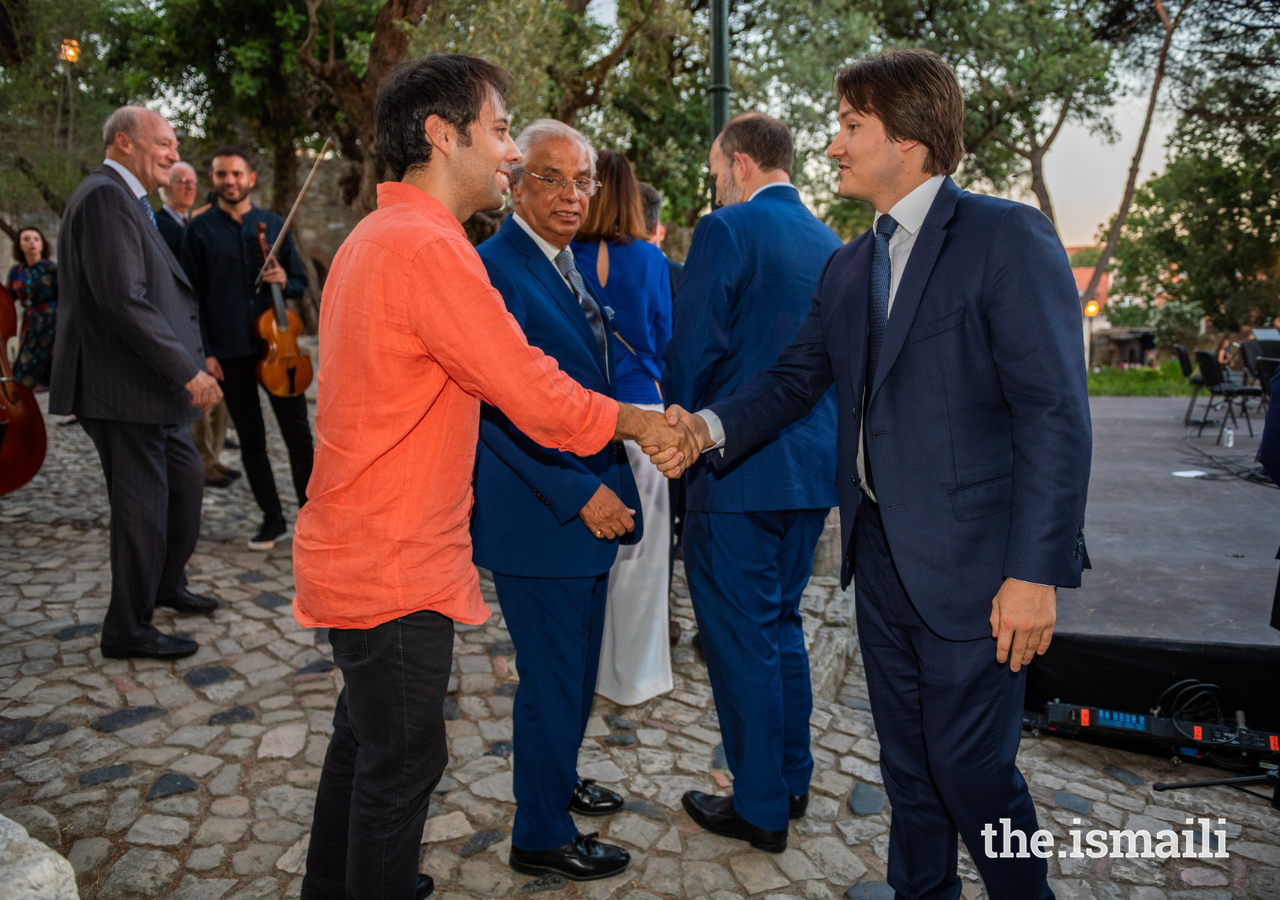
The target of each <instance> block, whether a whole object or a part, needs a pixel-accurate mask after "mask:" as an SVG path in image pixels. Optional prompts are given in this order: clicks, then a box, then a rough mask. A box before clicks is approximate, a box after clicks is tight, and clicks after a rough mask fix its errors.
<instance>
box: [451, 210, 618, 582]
mask: <svg viewBox="0 0 1280 900" xmlns="http://www.w3.org/2000/svg"><path fill="white" fill-rule="evenodd" d="M478 251H479V253H480V259H481V260H483V262H484V266H485V269H487V270H488V273H489V280H490V281H491V282H493V286H494V287H495V288H497V289H498V292H499V293H500V294H502V299H503V300H504V301H505V302H506V304H507V310H508V311H509V312H510V313H511V315H513V316H514V317H515V319H516V321H517V322H519V323H520V327H521V328H522V329H524V333H525V336H526V337H527V338H528V339H529V343H530V344H532V345H533V346H535V347H538V348H539V349H541V350H542V351H543V352H545V353H546V354H547V355H548V356H551V357H554V358H555V360H556V362H557V363H559V365H560V368H561V369H562V370H563V371H564V372H565V373H566V374H568V375H569V376H570V377H571V378H573V379H574V380H575V381H577V382H578V383H579V384H580V385H582V386H583V387H584V388H587V389H588V390H592V391H596V392H597V393H601V394H605V395H607V396H610V397H612V396H613V389H614V386H613V383H614V377H613V366H614V355H613V340H612V336H610V339H609V340H608V341H607V342H606V349H607V351H608V352H607V357H608V358H607V359H605V358H602V357H601V356H600V348H599V345H598V344H597V343H596V339H595V336H594V335H593V334H592V333H591V326H590V325H589V324H588V323H587V317H586V316H585V315H584V314H583V312H582V307H580V306H579V305H578V301H577V300H576V299H575V298H574V296H573V292H572V291H570V290H569V287H568V285H566V284H565V283H564V279H563V278H561V277H560V273H559V272H557V271H556V269H555V267H554V266H553V265H552V264H551V262H550V261H549V260H548V259H547V258H546V256H545V255H543V253H542V251H541V250H540V249H538V245H537V244H535V243H534V242H533V239H532V238H530V237H529V235H527V234H525V232H524V230H523V229H521V228H520V226H519V225H517V224H516V222H515V220H514V218H512V217H508V218H507V220H506V221H505V222H504V223H503V224H502V227H501V228H500V229H498V233H497V234H495V235H494V236H493V237H491V238H490V239H489V240H487V241H485V242H484V243H483V244H481V245H480V247H479V248H478ZM602 305H603V304H602ZM476 340H484V336H483V335H476ZM601 484H606V485H608V486H609V488H610V490H612V491H613V492H614V493H615V494H617V495H618V496H619V498H621V500H622V502H623V503H625V504H626V505H627V506H628V507H630V508H631V509H634V510H635V511H636V516H635V520H636V530H635V532H634V533H633V534H632V535H630V536H628V538H627V539H626V542H627V543H630V542H632V541H636V540H639V538H640V534H641V518H640V494H639V491H637V490H636V483H635V478H634V477H633V476H632V474H631V466H630V464H629V463H628V462H627V455H626V452H625V451H624V450H623V447H622V445H621V444H619V443H610V444H609V445H608V446H607V447H606V448H605V449H604V450H601V451H600V452H599V453H597V454H595V455H594V456H589V457H585V458H581V457H577V456H573V455H572V454H569V453H565V452H563V451H560V450H551V449H548V448H546V447H543V446H541V445H540V444H537V443H535V442H534V441H533V440H531V439H530V438H528V437H527V436H525V434H524V433H523V432H521V431H519V430H517V429H516V427H515V426H514V425H512V424H511V421H510V420H509V419H508V418H507V417H506V416H504V415H503V414H502V413H501V412H500V411H499V410H497V409H496V408H495V407H492V406H490V405H489V404H487V403H485V404H481V407H480V444H479V448H478V451H477V453H476V473H475V510H474V512H473V514H472V520H471V542H472V553H473V556H474V559H475V562H476V565H479V566H483V567H485V568H486V569H490V570H492V571H494V572H499V573H501V574H503V575H521V576H525V577H530V578H580V577H586V576H593V575H602V574H604V573H605V572H607V571H609V568H610V566H612V565H613V561H614V558H615V557H616V556H617V555H618V544H619V542H618V541H603V540H598V539H597V538H596V537H595V536H594V535H593V534H591V532H590V531H588V530H587V527H586V525H584V524H583V523H582V520H581V519H579V518H578V511H579V510H580V509H582V507H583V506H584V505H586V502H587V501H588V500H590V499H591V496H592V495H593V494H594V493H595V492H596V490H597V488H599V487H600V485H601Z"/></svg>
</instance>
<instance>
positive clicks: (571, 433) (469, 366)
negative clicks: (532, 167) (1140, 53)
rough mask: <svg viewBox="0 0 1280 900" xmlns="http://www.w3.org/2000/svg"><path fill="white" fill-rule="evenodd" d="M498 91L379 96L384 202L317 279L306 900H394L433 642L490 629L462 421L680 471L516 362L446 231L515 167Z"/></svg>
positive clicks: (425, 722)
mask: <svg viewBox="0 0 1280 900" xmlns="http://www.w3.org/2000/svg"><path fill="white" fill-rule="evenodd" d="M507 80H508V75H507V73H506V72H505V71H504V70H502V69H500V68H498V67H496V66H493V65H491V64H489V63H487V62H485V61H484V60H480V59H475V58H472V57H466V56H458V55H450V54H433V55H431V56H428V57H426V58H424V59H420V60H416V61H413V62H409V63H406V64H404V65H403V66H401V67H400V68H399V69H397V70H396V71H395V72H393V73H392V74H391V75H390V76H388V78H387V80H386V81H385V82H384V83H383V85H382V89H381V93H380V94H379V97H378V103H377V108H376V110H375V119H376V123H375V124H376V128H377V141H378V148H379V150H380V151H381V153H382V156H383V158H384V159H385V160H386V162H387V164H388V166H389V168H390V170H391V173H392V174H393V175H394V176H395V177H396V178H397V179H399V183H386V184H382V185H379V187H378V209H377V211H376V212H373V213H371V214H370V215H369V216H368V217H366V218H365V219H364V220H363V221H362V222H361V223H360V224H359V225H358V226H357V227H356V228H355V230H354V231H353V232H352V233H351V235H350V236H349V237H348V238H347V240H346V241H345V242H344V243H343V245H342V248H341V249H340V250H339V251H338V254H337V256H336V257H335V258H334V262H333V268H332V270H331V271H330V274H329V278H328V281H327V283H326V285H325V291H324V298H323V302H322V304H321V320H320V342H321V345H322V346H323V347H324V354H323V356H322V357H321V363H320V376H319V400H318V404H317V409H316V433H317V436H318V445H319V446H318V449H317V452H316V461H315V469H314V472H313V474H312V477H311V482H310V485H309V486H308V502H307V505H306V506H305V507H303V509H302V511H301V513H300V515H299V517H298V523H297V530H296V536H295V538H294V544H293V547H294V557H293V560H294V577H295V579H296V582H297V596H296V597H295V598H294V615H295V616H296V617H297V619H298V621H299V622H301V623H302V624H303V625H306V626H311V627H328V628H329V629H330V631H329V640H330V643H331V644H332V646H333V655H334V660H335V661H336V662H337V664H338V666H339V668H340V669H341V670H342V674H343V677H344V680H345V687H344V688H343V690H342V694H341V695H340V696H339V698H338V704H337V709H336V711H335V713H334V720H333V724H334V734H333V738H332V739H331V741H330V744H329V750H328V753H327V755H326V756H325V762H324V770H323V773H322V774H321V777H320V786H319V791H318V794H317V797H316V807H315V814H314V821H313V824H312V831H311V847H310V851H309V853H308V856H307V875H306V878H305V879H304V881H303V886H302V897H303V898H304V900H320V898H324V900H330V898H334V900H337V898H378V900H409V898H411V897H425V896H426V895H427V894H428V893H430V891H431V889H432V883H431V879H430V877H429V876H425V875H424V876H419V875H418V856H419V845H420V842H421V838H422V828H423V823H424V822H425V821H426V817H427V805H428V801H429V799H430V797H431V792H432V790H433V789H434V788H435V786H436V784H437V783H438V782H439V780H440V776H441V774H442V773H443V772H444V768H445V764H446V763H447V761H448V752H447V748H446V743H445V732H444V716H443V705H444V698H445V692H446V688H447V685H448V681H449V669H450V666H451V663H452V649H453V622H454V620H457V621H459V622H464V623H468V624H478V623H480V622H483V621H484V620H485V618H486V617H487V616H488V609H487V608H486V607H485V605H484V603H483V601H482V599H481V596H480V587H479V581H478V579H477V577H476V571H475V568H474V566H473V565H472V562H471V543H470V537H469V533H468V526H469V519H470V513H471V503H472V495H471V474H472V468H473V466H474V463H475V452H476V439H477V434H478V431H479V415H480V401H481V400H484V401H486V402H488V403H490V404H492V405H494V406H496V407H497V408H499V409H501V410H502V412H503V413H505V414H506V415H507V416H508V417H509V418H510V419H511V421H512V422H513V423H515V425H516V427H518V428H519V429H520V430H521V431H523V432H524V433H525V434H527V435H528V436H529V437H531V438H533V439H534V440H536V441H538V442H540V443H542V444H544V445H545V446H548V447H554V448H557V449H561V450H566V451H568V452H570V453H575V454H582V455H588V454H593V453H596V452H598V451H599V450H601V449H602V448H603V447H604V446H605V445H606V444H607V443H608V442H609V441H611V440H625V439H631V440H636V441H637V442H638V443H640V444H641V446H646V447H660V448H666V449H668V450H669V452H668V453H667V454H665V455H664V454H657V458H659V459H661V460H662V461H663V462H666V461H667V460H668V459H669V458H675V457H676V456H677V455H678V454H679V453H680V452H683V453H684V454H686V458H687V459H688V461H689V462H692V461H693V459H694V458H696V450H695V449H694V447H693V445H692V443H691V441H690V440H689V439H688V435H687V434H686V433H685V432H684V431H682V430H681V431H677V430H675V429H672V428H671V427H670V426H669V425H667V423H666V420H665V419H664V418H663V417H662V416H660V415H659V414H657V413H646V412H643V411H641V410H637V409H635V408H633V407H628V406H626V405H624V404H618V403H615V402H614V401H613V400H611V399H609V398H608V397H603V396H600V395H598V394H594V393H591V392H590V391H586V390H584V389H583V388H581V387H580V386H579V385H578V384H577V383H576V382H575V381H573V379H571V378H569V377H568V376H567V375H565V374H564V373H562V372H561V371H560V370H559V368H558V367H557V366H556V363H555V360H553V359H551V358H550V357H548V356H546V355H544V354H543V353H542V352H541V351H540V350H537V349H535V348H532V347H530V346H529V344H528V343H527V341H526V340H525V337H524V334H523V333H522V332H521V330H520V328H519V326H518V325H517V324H516V322H515V320H514V319H513V318H512V317H511V316H510V315H509V314H508V313H507V311H506V308H505V307H504V306H503V303H502V298H501V297H500V296H499V295H498V292H497V291H496V290H494V289H493V287H492V286H491V285H490V284H489V280H488V278H487V277H486V275H485V269H484V266H483V265H482V264H481V262H480V259H479V257H478V256H477V255H476V252H475V250H474V249H473V248H472V247H471V245H470V244H468V243H467V240H466V237H465V235H464V233H463V230H462V225H461V222H462V221H463V220H465V219H467V218H469V217H470V216H471V215H472V214H473V213H475V212H476V211H478V210H482V209H497V208H499V207H500V206H501V205H502V195H503V192H504V191H505V190H506V188H507V180H508V177H509V174H510V171H511V165H512V164H513V163H517V162H519V161H520V153H519V151H518V150H517V149H516V147H515V144H514V143H513V142H512V141H511V138H510V137H509V136H508V134H507V124H508V123H507V114H506V109H505V105H504V103H503V100H502V95H503V94H504V92H505V90H506V86H507Z"/></svg>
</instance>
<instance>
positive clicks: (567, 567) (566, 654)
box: [471, 119, 640, 881]
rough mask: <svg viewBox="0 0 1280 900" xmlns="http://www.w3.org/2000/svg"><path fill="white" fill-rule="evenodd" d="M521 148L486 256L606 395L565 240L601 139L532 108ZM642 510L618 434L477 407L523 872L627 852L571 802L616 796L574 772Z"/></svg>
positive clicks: (593, 314)
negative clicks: (576, 436) (589, 438)
mask: <svg viewBox="0 0 1280 900" xmlns="http://www.w3.org/2000/svg"><path fill="white" fill-rule="evenodd" d="M516 146H517V147H519V148H520V152H521V153H522V154H523V155H524V160H523V162H522V163H520V164H518V165H516V166H513V167H512V172H511V195H512V201H513V204H514V207H515V212H514V214H513V215H511V216H508V217H507V220H506V221H505V222H503V224H502V227H501V228H500V229H499V230H498V233H497V234H496V235H494V236H493V237H492V238H490V239H489V240H487V241H485V242H484V243H483V244H481V245H480V247H479V253H480V259H481V260H483V262H484V265H485V269H486V270H487V271H488V273H489V280H490V281H492V282H493V286H494V287H495V288H497V289H498V292H499V293H500V294H502V299H503V300H504V301H505V302H506V305H507V310H508V311H509V312H510V313H511V315H513V316H514V317H515V319H516V321H517V322H518V323H519V324H520V327H521V328H522V329H523V330H524V333H525V335H526V336H527V337H528V339H529V343H530V344H532V345H533V346H535V347H538V348H539V349H541V350H543V351H545V352H546V353H547V355H548V356H552V357H554V358H555V359H556V361H557V362H558V363H559V364H560V368H561V369H562V370H563V371H564V372H567V373H568V374H569V375H570V376H571V377H573V378H574V379H575V380H576V381H577V382H578V383H579V384H581V385H582V386H583V387H585V388H588V389H589V390H592V391H597V392H599V393H601V394H607V395H608V396H610V397H612V396H613V393H614V351H613V341H612V327H611V326H610V323H609V316H610V312H609V309H608V307H605V306H603V305H602V304H601V303H600V302H599V300H598V299H597V298H596V297H595V295H594V294H592V293H591V290H590V289H589V288H588V287H587V286H586V283H585V282H584V280H583V278H582V274H581V273H580V272H579V271H578V269H577V266H576V265H575V263H574V261H573V252H572V251H571V250H570V249H569V242H570V241H571V240H572V239H573V236H574V234H576V233H577V231H578V228H579V226H580V225H581V224H582V221H583V219H585V218H586V213H587V204H588V203H589V198H590V197H591V195H592V194H594V193H595V188H596V181H595V151H594V150H592V149H591V145H590V144H589V143H588V142H587V140H586V138H585V137H583V136H582V135H581V134H579V133H578V132H577V131H575V130H574V129H572V128H570V127H569V126H568V125H565V124H563V123H561V122H556V121H553V120H550V119H539V120H537V121H535V122H531V123H530V124H529V125H528V126H527V127H526V128H525V129H524V131H522V132H521V133H520V135H519V137H517V138H516ZM476 339H477V340H483V335H477V336H476ZM639 509H640V496H639V492H638V491H637V490H636V484H635V479H634V478H633V476H632V474H631V466H630V464H629V463H628V462H627V454H626V452H625V451H624V450H623V448H622V445H621V444H617V443H615V444H610V445H609V446H608V447H607V448H605V449H604V450H602V451H601V452H599V453H597V454H596V455H595V456H591V457H586V458H580V457H576V456H572V455H570V454H569V453H564V452H561V451H557V450H550V449H547V448H545V447H543V446H541V445H539V444H537V443H536V442H535V441H533V440H531V439H530V438H528V437H526V436H525V435H524V434H523V433H522V432H520V431H518V430H517V429H516V428H515V426H513V425H512V424H511V422H510V420H508V419H507V417H506V416H504V415H503V414H502V413H501V412H499V411H498V410H497V409H495V408H494V407H492V406H489V405H488V404H485V405H483V406H482V407H481V412H480V445H479V450H478V452H477V454H476V474H475V513H474V518H473V519H472V524H471V540H472V544H473V555H474V558H475V562H476V565H478V566H483V567H484V568H487V569H490V570H491V571H492V572H493V581H494V584H495V586H496V587H497V589H498V600H499V602H500V603H501V604H502V615H503V618H504V619H505V620H506V625H507V629H508V630H509V631H510V632H511V640H512V641H513V642H514V643H515V646H516V653H517V655H518V659H519V666H520V686H519V688H518V689H517V690H516V697H515V709H514V713H513V715H514V739H515V740H514V742H515V795H516V803H517V809H516V818H515V825H514V827H513V829H512V832H511V857H510V864H511V867H512V868H513V869H515V870H516V871H518V872H523V873H525V874H531V875H537V874H542V873H554V874H558V875H563V876H565V877H566V878H571V879H573V880H576V881H587V880H592V879H596V878H607V877H608V876H610V875H616V874H617V873H619V872H621V871H622V870H623V869H625V868H626V867H627V865H628V864H629V863H630V856H629V854H628V853H627V851H626V850H623V849H622V848H621V847H615V846H612V845H610V844H605V843H602V842H600V841H597V840H595V839H594V835H593V836H590V837H587V836H584V835H581V834H579V833H578V829H577V826H576V825H575V824H574V821H573V817H572V816H571V815H570V811H571V810H572V811H573V812H576V813H578V814H579V815H586V816H600V815H608V814H609V813H612V812H615V811H616V810H618V809H620V808H621V807H622V798H621V797H620V796H618V795H617V794H615V793H614V792H613V791H610V790H607V789H605V788H603V787H601V786H600V785H598V784H595V783H594V782H592V781H590V780H584V779H580V778H578V774H577V764H578V747H579V746H580V745H581V743H582V738H583V736H584V734H585V732H586V728H587V720H588V718H589V717H590V715H591V703H592V699H593V698H594V695H595V684H596V671H597V668H598V666H599V662H600V642H601V637H602V635H603V632H604V609H605V596H606V594H607V590H608V586H609V568H610V567H611V566H612V565H613V561H614V558H615V557H616V556H617V553H618V544H619V541H620V540H627V541H630V540H633V539H634V540H638V539H639V536H640V515H639V513H638V510H639Z"/></svg>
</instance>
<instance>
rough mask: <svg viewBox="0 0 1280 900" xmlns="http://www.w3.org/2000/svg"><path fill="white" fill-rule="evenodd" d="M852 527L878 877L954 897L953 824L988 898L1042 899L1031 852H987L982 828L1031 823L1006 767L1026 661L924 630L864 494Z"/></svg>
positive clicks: (1016, 733)
mask: <svg viewBox="0 0 1280 900" xmlns="http://www.w3.org/2000/svg"><path fill="white" fill-rule="evenodd" d="M854 535H855V536H854V538H853V540H854V545H853V552H854V572H855V576H854V583H855V589H854V590H855V594H856V602H857V615H858V643H859V644H860V645H861V648H862V661H863V663H864V664H865V666H866V671H867V691H868V693H869V694H870V698H871V714H872V716H873V717H874V718H875V723H876V736H877V737H878V738H879V739H880V771H881V773H882V774H883V775H884V786H885V791H886V793H888V795H889V803H890V804H891V805H892V806H893V819H892V822H891V824H890V828H889V875H888V881H889V884H890V885H891V886H892V887H893V889H894V890H895V891H896V892H897V894H896V896H897V897H900V898H904V900H960V888H961V883H960V879H959V877H958V876H957V874H956V854H957V843H956V833H957V832H959V834H960V836H961V837H962V838H964V842H965V845H966V846H967V847H968V848H969V854H970V856H972V857H973V862H974V864H975V865H976V866H977V867H978V872H979V874H981V875H982V880H983V882H984V884H985V885H986V888H987V894H988V895H989V896H990V897H991V900H1053V896H1054V895H1053V892H1052V891H1051V890H1050V889H1049V885H1048V882H1047V881H1046V877H1047V868H1048V867H1047V864H1046V862H1045V861H1044V860H1043V859H1039V858H1036V857H1034V856H1032V857H1029V858H1012V859H1001V858H995V859H993V858H991V857H989V856H987V855H986V839H985V838H984V837H983V831H984V830H985V828H986V826H988V825H990V826H991V827H993V828H995V829H997V830H1000V829H1001V819H1006V820H1012V825H1011V826H1010V827H1011V829H1020V830H1021V831H1022V832H1023V834H1025V835H1026V836H1027V840H1030V839H1031V835H1033V834H1034V833H1035V832H1036V830H1037V829H1038V825H1037V824H1036V811H1035V807H1034V806H1033V805H1032V803H1031V794H1030V792H1029V791H1028V790H1027V783H1026V781H1024V780H1023V778H1022V774H1021V773H1020V772H1019V771H1018V767H1017V754H1018V742H1019V741H1020V740H1021V738H1022V699H1023V694H1024V688H1025V685H1026V675H1027V670H1026V669H1025V668H1023V669H1022V670H1021V671H1019V672H1017V673H1016V674H1015V673H1013V672H1010V671H1009V666H1008V665H1007V664H1006V665H1003V666H1002V665H1000V664H999V663H997V662H996V642H995V640H993V639H992V638H980V639H978V640H972V641H949V640H946V639H945V638H941V637H939V636H938V635H936V634H934V633H933V632H932V631H930V630H929V626H928V625H926V624H925V622H924V620H923V619H921V618H920V614H919V613H918V612H917V611H916V608H915V606H914V605H913V604H912V601H911V598H910V597H909V596H908V595H907V590H906V588H905V587H904V586H903V584H902V579H901V578H900V577H899V575H898V570H897V567H896V566H895V565H894V562H893V555H892V553H891V552H890V549H889V541H888V539H887V538H886V536H885V531H884V521H883V520H882V519H881V517H880V508H879V507H878V506H876V504H874V503H871V502H869V501H868V500H867V499H866V498H865V497H864V498H863V500H862V505H861V506H860V507H859V508H858V518H857V521H856V522H855V523H854ZM1032 665H1035V663H1032ZM1000 833H1001V834H1003V831H1002V830H1001V831H1000ZM994 850H995V851H996V852H997V853H999V852H1001V851H1002V850H1003V844H1002V843H1001V842H1000V841H997V842H996V843H995V844H994Z"/></svg>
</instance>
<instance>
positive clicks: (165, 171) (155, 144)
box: [102, 106, 178, 194]
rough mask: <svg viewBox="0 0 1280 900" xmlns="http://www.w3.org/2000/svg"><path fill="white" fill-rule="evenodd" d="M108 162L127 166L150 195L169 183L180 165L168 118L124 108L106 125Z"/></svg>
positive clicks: (148, 110) (175, 136) (153, 112)
mask: <svg viewBox="0 0 1280 900" xmlns="http://www.w3.org/2000/svg"><path fill="white" fill-rule="evenodd" d="M102 140H103V143H104V144H105V145H106V151H107V159H110V160H113V161H115V162H118V163H119V164H120V165H122V166H124V167H125V168H126V169H128V170H129V171H130V172H132V173H133V174H134V176H135V177H136V178H137V179H138V181H140V182H142V186H143V188H144V189H145V190H146V192H147V193H148V194H151V193H154V192H155V190H156V188H158V187H160V186H161V185H167V184H168V183H169V173H170V171H171V170H172V169H173V166H174V165H175V164H176V163H177V162H178V136H177V135H176V134H174V133H173V128H172V127H171V126H170V125H169V123H168V122H167V121H166V120H165V118H164V116H162V115H160V114H159V113H158V112H155V111H154V110H150V109H145V108H143V107H141V106H122V107H120V108H119V109H117V110H116V111H115V112H113V113H112V114H111V115H110V116H108V117H107V121H106V122H105V123H103V126H102Z"/></svg>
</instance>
